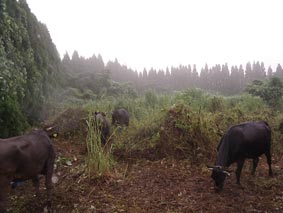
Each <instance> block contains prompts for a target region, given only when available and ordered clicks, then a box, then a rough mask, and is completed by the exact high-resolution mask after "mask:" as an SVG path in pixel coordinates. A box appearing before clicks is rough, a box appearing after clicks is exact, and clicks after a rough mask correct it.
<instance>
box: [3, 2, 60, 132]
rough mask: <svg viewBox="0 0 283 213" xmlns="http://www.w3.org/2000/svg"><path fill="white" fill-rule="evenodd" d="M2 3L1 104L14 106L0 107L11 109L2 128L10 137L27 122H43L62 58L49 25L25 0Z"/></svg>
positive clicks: (31, 123)
mask: <svg viewBox="0 0 283 213" xmlns="http://www.w3.org/2000/svg"><path fill="white" fill-rule="evenodd" d="M0 7H1V12H0V13H1V21H0V85H1V90H0V96H1V99H2V100H3V101H4V102H6V103H2V104H1V106H2V107H3V106H5V107H11V109H4V108H1V109H0V110H1V111H2V112H4V111H5V112H6V113H10V114H7V115H6V117H5V119H6V120H5V121H6V123H4V124H2V125H1V129H0V131H5V132H6V133H5V135H6V137H8V136H12V135H15V134H18V133H19V132H21V131H23V128H24V127H25V126H27V125H26V123H27V122H28V123H29V124H30V125H33V124H35V123H38V122H40V118H41V113H42V106H43V104H44V103H46V102H47V100H48V97H49V95H51V94H52V88H54V86H56V84H57V82H58V80H59V79H60V78H59V66H60V59H59V55H58V53H57V50H56V47H55V45H54V44H53V43H52V40H51V38H50V35H49V32H48V30H47V28H46V26H45V25H43V24H41V23H39V22H38V21H37V19H36V17H35V16H34V15H33V14H32V13H31V12H30V9H29V7H28V5H27V3H26V1H25V0H20V1H16V0H11V1H10V0H9V1H7V0H3V1H1V6H0ZM14 112H15V113H14ZM13 113H14V114H13ZM15 115H19V116H15ZM8 125H12V126H14V128H9V127H8ZM10 129H11V130H10ZM15 129H17V131H15ZM7 131H8V132H7Z"/></svg>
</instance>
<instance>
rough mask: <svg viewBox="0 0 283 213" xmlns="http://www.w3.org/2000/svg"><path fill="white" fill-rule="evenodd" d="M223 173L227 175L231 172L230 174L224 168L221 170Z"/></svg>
mask: <svg viewBox="0 0 283 213" xmlns="http://www.w3.org/2000/svg"><path fill="white" fill-rule="evenodd" d="M222 172H223V173H224V174H225V175H227V176H230V175H231V174H230V172H228V171H226V170H223V171H222Z"/></svg>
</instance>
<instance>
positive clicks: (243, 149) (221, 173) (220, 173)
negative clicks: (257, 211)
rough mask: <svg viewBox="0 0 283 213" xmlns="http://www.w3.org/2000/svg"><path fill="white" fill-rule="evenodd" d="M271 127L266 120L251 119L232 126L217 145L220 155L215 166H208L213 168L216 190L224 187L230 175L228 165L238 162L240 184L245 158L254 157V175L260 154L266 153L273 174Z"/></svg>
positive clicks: (237, 177) (237, 176)
mask: <svg viewBox="0 0 283 213" xmlns="http://www.w3.org/2000/svg"><path fill="white" fill-rule="evenodd" d="M270 146H271V129H270V126H269V125H268V123H267V122H265V121H257V122H256V121H255V122H254V121H251V122H246V123H241V124H238V125H235V126H231V127H230V128H229V129H228V130H227V132H226V133H225V134H224V136H223V137H222V138H221V141H220V143H219V145H218V147H217V151H218V155H217V160H216V165H215V166H208V168H209V169H211V170H212V174H211V177H212V179H213V180H214V183H215V190H216V191H220V190H222V189H223V185H224V181H225V179H226V176H229V175H230V171H229V169H228V167H229V166H230V165H231V164H232V163H235V162H236V163H237V169H236V179H237V184H239V185H240V175H241V171H242V168H243V165H244V162H245V159H247V158H248V159H253V169H252V175H254V174H255V171H256V167H257V164H258V161H259V156H261V155H262V154H265V156H266V159H267V164H268V166H269V176H272V168H271V154H270Z"/></svg>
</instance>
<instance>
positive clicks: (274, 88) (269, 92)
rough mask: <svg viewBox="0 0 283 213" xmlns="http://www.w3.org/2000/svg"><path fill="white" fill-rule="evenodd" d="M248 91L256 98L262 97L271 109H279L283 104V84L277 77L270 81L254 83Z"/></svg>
mask: <svg viewBox="0 0 283 213" xmlns="http://www.w3.org/2000/svg"><path fill="white" fill-rule="evenodd" d="M246 91H247V92H248V93H249V94H251V95H254V96H259V97H261V98H262V99H263V100H264V101H265V102H266V103H267V104H268V105H269V106H270V107H272V108H274V109H279V107H280V103H281V102H282V95H283V82H282V80H281V79H279V78H277V77H273V78H271V79H270V80H268V81H264V82H263V81H253V83H252V84H250V85H248V86H247V88H246Z"/></svg>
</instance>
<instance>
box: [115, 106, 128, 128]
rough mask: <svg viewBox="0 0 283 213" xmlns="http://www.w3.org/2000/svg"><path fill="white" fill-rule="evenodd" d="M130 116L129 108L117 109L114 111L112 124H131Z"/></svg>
mask: <svg viewBox="0 0 283 213" xmlns="http://www.w3.org/2000/svg"><path fill="white" fill-rule="evenodd" d="M129 120H130V116H129V113H128V111H127V110H125V109H123V108H121V109H116V110H114V111H113V113H112V125H120V126H123V125H125V126H129Z"/></svg>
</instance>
